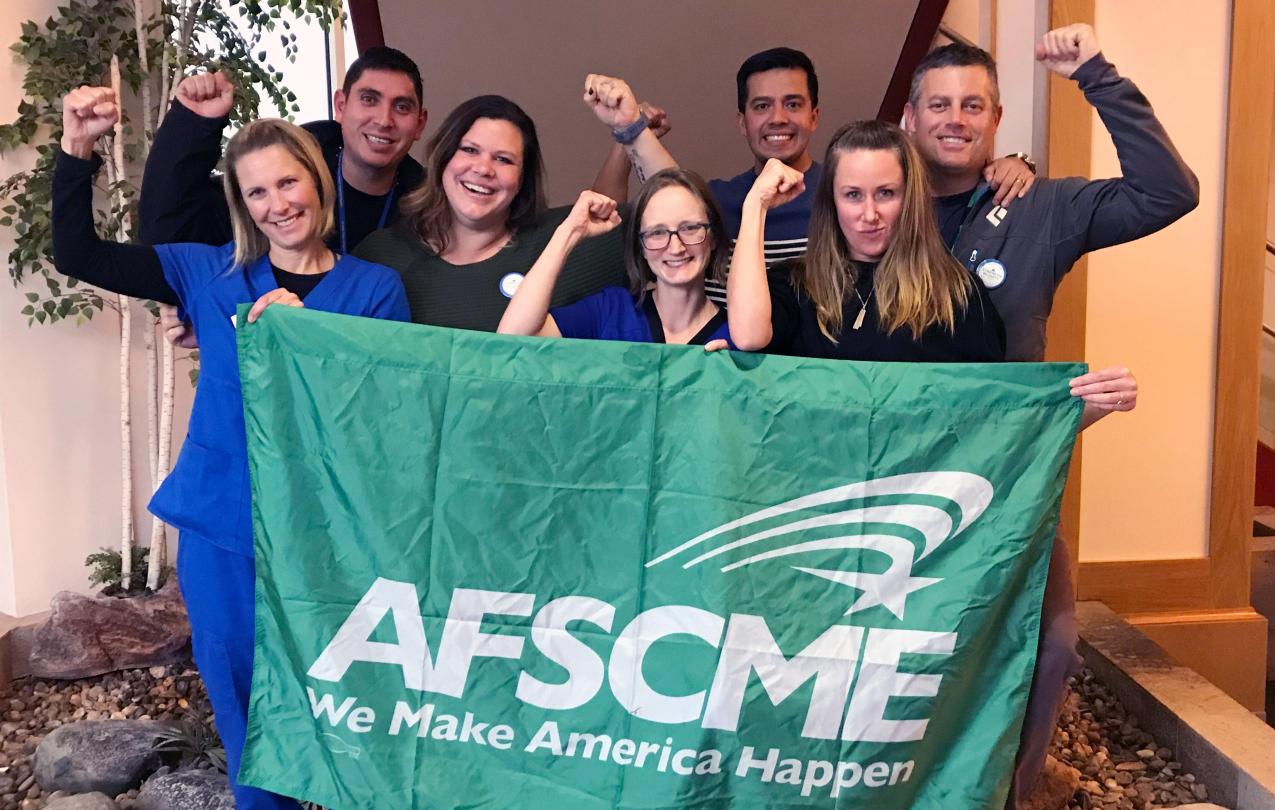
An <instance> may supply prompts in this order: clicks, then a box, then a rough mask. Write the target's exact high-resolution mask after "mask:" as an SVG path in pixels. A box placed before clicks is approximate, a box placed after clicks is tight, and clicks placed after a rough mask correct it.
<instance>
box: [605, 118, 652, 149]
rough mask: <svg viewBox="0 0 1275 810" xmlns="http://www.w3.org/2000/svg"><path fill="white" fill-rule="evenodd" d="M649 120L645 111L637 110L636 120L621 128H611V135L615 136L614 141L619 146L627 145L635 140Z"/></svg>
mask: <svg viewBox="0 0 1275 810" xmlns="http://www.w3.org/2000/svg"><path fill="white" fill-rule="evenodd" d="M649 124H650V121H649V120H648V119H647V117H646V113H644V112H638V117H637V120H636V121H634V122H633V123H632V124H629V125H628V126H627V127H623V128H622V129H613V130H611V137H612V138H615V142H616V143H618V144H620V145H621V146H628V145H629V144H631V143H633V142H634V141H636V140H637V138H638V136H639V135H641V134H642V130H644V129H646V128H647V126H648V125H649Z"/></svg>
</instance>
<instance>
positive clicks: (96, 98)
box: [62, 85, 120, 158]
mask: <svg viewBox="0 0 1275 810" xmlns="http://www.w3.org/2000/svg"><path fill="white" fill-rule="evenodd" d="M119 117H120V108H119V105H118V104H117V103H116V102H115V91H114V90H112V89H111V88H109V87H89V86H88V85H83V86H81V87H77V88H76V89H74V90H72V91H71V92H69V93H67V94H66V95H65V96H63V97H62V151H63V152H66V153H67V154H68V155H73V156H75V157H79V158H87V157H88V156H89V155H91V154H93V144H95V143H97V139H98V138H100V137H101V136H102V133H104V132H106V131H107V130H109V129H110V128H111V127H113V126H115V122H116V121H118V120H119Z"/></svg>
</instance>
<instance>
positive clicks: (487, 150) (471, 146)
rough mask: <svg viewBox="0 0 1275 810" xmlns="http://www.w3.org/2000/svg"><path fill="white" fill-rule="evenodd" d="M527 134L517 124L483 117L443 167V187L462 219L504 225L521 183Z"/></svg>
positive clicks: (482, 225)
mask: <svg viewBox="0 0 1275 810" xmlns="http://www.w3.org/2000/svg"><path fill="white" fill-rule="evenodd" d="M522 164H523V139H522V132H521V131H519V129H518V127H516V126H514V125H513V124H511V123H510V122H508V121H505V120H503V119H498V118H479V119H478V120H476V121H474V123H473V126H471V127H470V128H469V131H467V132H466V133H465V134H464V135H463V136H462V137H461V139H460V144H459V145H458V146H457V147H456V151H455V152H454V153H452V157H451V159H450V160H449V161H447V165H446V166H444V167H443V175H442V184H443V193H444V194H446V195H447V201H448V203H450V205H451V209H452V216H453V218H454V219H455V222H456V223H457V224H460V225H463V226H466V227H471V228H491V227H504V226H505V223H506V221H507V220H508V219H509V206H510V205H511V204H512V203H513V200H514V197H515V196H516V195H517V194H518V189H519V187H520V185H521V183H522Z"/></svg>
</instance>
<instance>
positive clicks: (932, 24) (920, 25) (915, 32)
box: [877, 0, 948, 124]
mask: <svg viewBox="0 0 1275 810" xmlns="http://www.w3.org/2000/svg"><path fill="white" fill-rule="evenodd" d="M947 3H948V0H918V2H917V4H916V13H915V14H913V15H912V24H911V25H910V26H909V27H908V34H907V36H906V37H904V38H903V49H902V50H901V51H899V61H898V62H896V63H895V65H894V73H893V74H892V75H891V76H890V83H889V84H887V85H886V88H885V96H884V97H883V98H882V99H881V107H880V108H879V109H878V110H877V120H879V121H889V122H891V123H895V124H897V123H898V122H899V119H900V118H902V117H903V105H904V104H906V103H907V100H908V91H909V90H910V89H911V87H912V72H913V71H915V70H916V66H917V65H919V64H920V63H921V60H922V59H924V58H925V55H926V54H927V53H929V52H930V45H931V44H933V42H934V35H935V34H937V33H938V30H939V23H940V22H942V21H943V15H944V14H945V13H946V12H947Z"/></svg>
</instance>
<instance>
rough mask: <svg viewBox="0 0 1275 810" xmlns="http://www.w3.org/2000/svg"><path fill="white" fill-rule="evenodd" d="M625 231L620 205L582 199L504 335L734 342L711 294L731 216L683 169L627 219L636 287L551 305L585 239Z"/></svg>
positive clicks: (627, 259)
mask: <svg viewBox="0 0 1275 810" xmlns="http://www.w3.org/2000/svg"><path fill="white" fill-rule="evenodd" d="M618 225H620V216H619V214H618V213H617V212H616V204H615V201H614V200H612V199H611V198H610V197H605V196H603V195H601V194H598V193H596V192H593V191H585V192H583V193H581V194H580V197H579V199H577V200H576V203H575V205H574V206H573V207H572V209H571V213H570V214H568V215H567V218H566V219H565V220H563V222H562V224H561V225H559V226H558V228H557V229H556V230H555V231H554V234H553V237H552V238H551V239H550V240H549V244H548V245H547V246H546V247H545V249H544V252H543V253H541V254H540V258H539V259H537V260H536V263H535V264H534V265H533V266H532V268H531V271H530V272H529V273H527V277H526V278H525V279H524V280H523V282H522V285H521V286H520V287H519V288H518V292H517V294H515V295H514V298H513V300H512V301H510V302H509V307H508V308H507V309H506V310H505V315H504V317H503V318H501V320H500V329H499V331H500V332H501V333H502V334H512V335H542V336H545V337H574V338H592V339H595V340H628V341H634V342H638V343H677V344H683V345H699V346H706V345H707V344H709V343H710V342H711V343H713V346H712V348H723V347H725V346H729V345H731V344H730V336H729V329H728V327H727V323H726V313H725V312H723V311H722V310H721V309H720V308H718V306H717V305H716V304H714V303H713V302H712V301H710V300H709V299H708V297H707V296H706V295H705V294H704V279H705V278H711V279H714V280H721V278H722V276H723V270H724V269H725V265H726V253H727V249H726V247H725V245H724V241H725V240H724V239H723V238H722V215H721V211H720V210H718V208H717V203H716V202H714V201H713V198H712V195H710V194H709V192H708V187H707V185H705V183H704V181H703V180H702V179H701V178H700V177H699V176H698V175H696V174H694V173H693V172H689V171H686V170H684V169H666V170H664V171H662V172H658V173H656V174H655V175H654V176H652V177H651V179H650V180H648V181H647V182H646V184H645V185H643V186H642V190H641V191H640V192H639V193H638V196H637V199H636V200H635V201H634V203H633V213H632V214H631V215H630V216H629V217H628V219H627V222H625V223H624V267H625V269H626V271H627V272H628V277H629V284H628V287H627V288H625V287H607V288H605V289H603V290H600V291H598V292H596V293H594V294H593V295H590V296H587V297H586V298H583V299H581V300H580V301H577V302H576V303H574V304H570V305H568V306H562V307H554V308H552V309H551V308H550V299H551V297H552V295H553V292H554V287H555V285H556V282H557V280H558V276H559V274H560V273H561V272H562V267H563V265H564V264H565V262H566V260H567V257H568V256H569V255H570V254H571V251H572V250H573V249H574V248H575V246H576V245H577V244H578V243H579V242H580V240H582V239H586V238H588V237H591V236H597V235H600V234H604V233H607V232H609V231H611V230H613V229H614V228H616V227H617V226H618Z"/></svg>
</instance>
